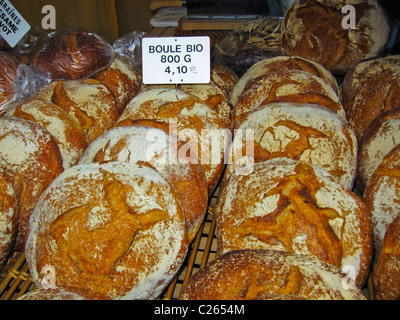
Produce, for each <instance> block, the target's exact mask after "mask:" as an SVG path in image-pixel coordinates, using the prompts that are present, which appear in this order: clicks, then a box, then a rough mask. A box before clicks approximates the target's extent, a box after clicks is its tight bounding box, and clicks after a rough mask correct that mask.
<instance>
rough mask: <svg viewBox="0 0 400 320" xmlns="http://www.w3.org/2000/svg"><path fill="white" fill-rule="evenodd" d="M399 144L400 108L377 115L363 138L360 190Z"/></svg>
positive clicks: (358, 176)
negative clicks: (384, 158) (385, 157)
mask: <svg viewBox="0 0 400 320" xmlns="http://www.w3.org/2000/svg"><path fill="white" fill-rule="evenodd" d="M399 106H400V105H399ZM398 144H400V108H393V109H390V110H389V111H387V112H384V113H382V114H381V115H380V116H378V117H376V118H375V119H374V120H373V121H372V122H371V123H370V125H369V126H368V128H367V129H366V131H365V133H364V135H363V137H362V139H361V143H360V146H359V152H358V167H357V178H356V185H357V190H358V191H359V192H361V193H363V192H364V190H365V186H366V185H367V184H368V180H369V178H370V177H371V175H372V174H373V173H374V171H375V170H376V168H377V167H378V166H379V164H380V163H381V162H382V160H383V157H384V156H385V155H387V154H388V153H389V152H390V151H391V150H392V149H393V148H394V147H396V146H397V145H398Z"/></svg>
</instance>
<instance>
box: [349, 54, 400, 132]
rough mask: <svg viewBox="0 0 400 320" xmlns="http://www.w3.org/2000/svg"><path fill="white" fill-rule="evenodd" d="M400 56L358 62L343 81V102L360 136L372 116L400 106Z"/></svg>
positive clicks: (351, 122) (373, 117) (374, 116)
mask: <svg viewBox="0 0 400 320" xmlns="http://www.w3.org/2000/svg"><path fill="white" fill-rule="evenodd" d="M399 63H400V56H388V57H382V58H375V59H370V60H367V61H363V62H361V63H359V64H357V65H356V66H355V67H354V68H352V69H351V70H350V71H349V72H348V73H347V74H346V76H345V78H344V80H343V84H342V96H343V106H344V108H345V110H346V113H347V119H348V121H349V122H350V124H351V125H352V126H353V128H354V130H355V132H356V134H357V138H358V140H361V139H362V136H363V135H364V133H365V130H366V129H367V128H368V126H369V125H370V123H371V122H372V120H374V119H375V118H376V117H378V116H379V115H381V114H382V113H384V112H386V111H388V110H390V109H392V108H398V107H399V106H400V65H399Z"/></svg>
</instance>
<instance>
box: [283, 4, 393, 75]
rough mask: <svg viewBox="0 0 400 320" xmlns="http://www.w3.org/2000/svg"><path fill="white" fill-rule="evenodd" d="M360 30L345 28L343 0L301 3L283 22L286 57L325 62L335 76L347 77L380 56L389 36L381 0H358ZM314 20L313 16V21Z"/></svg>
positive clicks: (357, 14) (287, 13)
mask: <svg viewBox="0 0 400 320" xmlns="http://www.w3.org/2000/svg"><path fill="white" fill-rule="evenodd" d="M351 5H352V6H353V7H354V8H355V11H356V28H355V29H351V28H348V29H346V28H343V26H342V21H343V19H344V18H345V15H344V14H343V13H342V8H343V6H344V4H343V1H339V0H334V1H332V0H301V1H297V2H296V3H294V4H293V5H292V6H291V7H290V8H289V9H288V10H287V12H286V13H285V16H284V19H283V22H282V48H283V52H284V54H287V55H299V56H303V57H305V58H308V59H311V60H314V61H317V62H318V63H321V64H322V65H324V66H325V67H326V68H328V69H329V70H330V71H332V72H333V73H335V74H345V73H346V72H347V70H348V69H349V68H351V67H352V66H354V65H355V64H356V63H358V62H359V61H361V60H364V59H367V58H370V57H374V56H377V55H378V54H380V52H381V51H382V49H383V47H384V45H385V44H386V42H387V40H388V37H389V31H390V28H389V23H388V20H387V17H386V14H385V13H384V11H383V9H382V8H381V6H380V4H379V3H378V1H375V0H357V1H353V2H352V3H351ZM310 17H313V18H312V19H310Z"/></svg>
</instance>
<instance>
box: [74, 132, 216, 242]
mask: <svg viewBox="0 0 400 320" xmlns="http://www.w3.org/2000/svg"><path fill="white" fill-rule="evenodd" d="M182 145H183V142H182V141H178V139H177V137H171V136H170V135H168V134H167V133H165V132H164V131H163V130H160V129H156V128H153V127H145V126H135V125H132V126H126V127H125V126H124V127H117V128H113V129H111V130H109V131H108V132H106V133H105V134H103V135H102V136H100V137H99V138H97V139H96V140H95V141H93V142H92V143H91V144H90V145H89V146H88V148H87V149H86V151H85V152H84V154H83V155H82V157H81V159H80V161H79V164H84V163H90V162H101V163H104V162H110V161H123V162H130V163H146V164H148V165H150V166H152V167H153V168H155V169H156V170H157V171H158V172H160V173H161V175H162V176H163V177H164V178H165V180H166V181H167V182H168V183H169V184H170V185H171V187H172V189H173V190H174V192H175V194H176V196H177V198H178V200H179V201H180V203H181V205H182V209H183V211H184V215H185V220H186V226H187V231H188V238H189V242H191V241H192V240H194V238H195V236H196V234H197V231H198V229H199V228H200V225H201V223H202V222H203V219H204V216H205V212H206V210H207V205H208V185H207V179H206V176H205V173H204V171H203V167H202V166H201V164H199V163H198V161H197V159H196V157H195V155H194V154H191V155H190V158H189V159H188V158H186V157H184V158H183V157H182V155H180V154H179V149H180V147H182ZM186 161H188V162H189V163H186Z"/></svg>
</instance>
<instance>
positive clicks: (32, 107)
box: [4, 99, 87, 169]
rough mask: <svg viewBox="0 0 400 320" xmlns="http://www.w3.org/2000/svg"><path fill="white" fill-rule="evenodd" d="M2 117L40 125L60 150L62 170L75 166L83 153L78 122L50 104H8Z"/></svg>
mask: <svg viewBox="0 0 400 320" xmlns="http://www.w3.org/2000/svg"><path fill="white" fill-rule="evenodd" d="M4 116H8V117H9V116H17V117H19V118H24V119H27V120H31V121H34V122H37V123H39V124H41V125H42V126H43V127H44V128H45V129H46V130H47V131H48V132H49V133H50V134H51V135H52V136H53V138H54V140H55V141H56V143H57V145H58V147H59V148H60V153H61V157H62V160H63V167H64V169H68V168H69V167H72V166H74V165H76V164H77V163H78V161H79V159H80V157H81V155H82V153H83V152H84V151H85V149H86V147H87V144H86V140H85V135H84V133H83V130H82V128H81V127H80V126H79V124H78V122H77V121H76V120H75V119H74V118H73V117H72V116H71V115H70V114H68V112H66V111H65V110H63V109H61V108H60V107H58V106H57V105H55V104H54V103H52V102H49V101H45V100H39V99H30V100H26V101H22V102H16V103H12V104H9V105H8V106H7V108H6V109H5V113H4Z"/></svg>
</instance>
